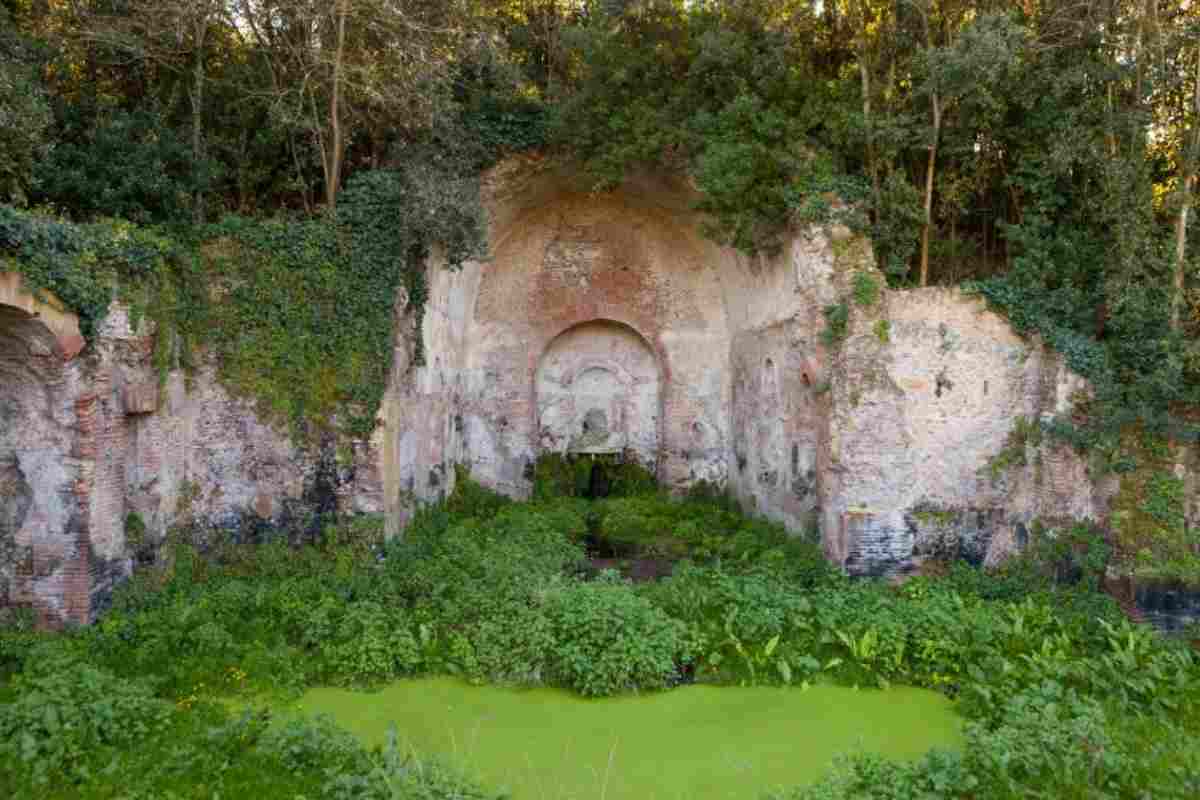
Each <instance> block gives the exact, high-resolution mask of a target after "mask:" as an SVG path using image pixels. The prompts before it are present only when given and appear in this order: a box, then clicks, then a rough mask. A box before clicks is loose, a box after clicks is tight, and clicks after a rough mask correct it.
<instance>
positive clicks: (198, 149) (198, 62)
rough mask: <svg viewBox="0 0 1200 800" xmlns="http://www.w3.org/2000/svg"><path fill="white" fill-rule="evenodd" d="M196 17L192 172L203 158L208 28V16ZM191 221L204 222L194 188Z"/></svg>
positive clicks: (198, 194)
mask: <svg viewBox="0 0 1200 800" xmlns="http://www.w3.org/2000/svg"><path fill="white" fill-rule="evenodd" d="M196 13H197V15H198V16H197V17H196V29H195V34H196V41H195V47H196V58H195V63H194V64H193V66H192V170H193V172H195V171H198V170H199V169H200V162H201V160H202V158H203V156H204V137H203V131H204V116H203V115H204V34H205V30H206V28H207V27H208V16H207V14H206V13H205V12H203V11H197V12H196ZM192 220H193V222H195V223H196V224H197V225H199V224H201V223H202V222H204V193H203V192H202V191H201V190H200V188H199V187H197V188H196V192H195V197H194V198H193V200H192Z"/></svg>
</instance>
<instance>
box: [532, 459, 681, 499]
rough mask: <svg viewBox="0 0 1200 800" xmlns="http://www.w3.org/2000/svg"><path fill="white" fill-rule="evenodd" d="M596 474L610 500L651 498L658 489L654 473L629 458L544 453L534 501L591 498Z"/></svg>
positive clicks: (536, 474)
mask: <svg viewBox="0 0 1200 800" xmlns="http://www.w3.org/2000/svg"><path fill="white" fill-rule="evenodd" d="M593 471H598V473H599V475H598V477H599V478H600V481H599V482H600V483H602V484H604V491H605V494H606V496H608V497H635V496H637V495H642V494H649V493H653V492H654V491H655V490H656V489H657V486H658V481H657V480H655V478H654V475H653V473H651V472H650V470H648V469H647V468H646V467H644V466H642V465H641V464H639V463H638V462H637V460H636V459H634V458H630V457H629V456H628V455H612V454H603V455H564V454H561V453H543V454H541V455H539V456H538V459H537V461H536V462H535V463H534V466H533V497H534V499H535V500H553V499H555V498H560V497H590V494H591V491H592V487H593V478H592V475H593Z"/></svg>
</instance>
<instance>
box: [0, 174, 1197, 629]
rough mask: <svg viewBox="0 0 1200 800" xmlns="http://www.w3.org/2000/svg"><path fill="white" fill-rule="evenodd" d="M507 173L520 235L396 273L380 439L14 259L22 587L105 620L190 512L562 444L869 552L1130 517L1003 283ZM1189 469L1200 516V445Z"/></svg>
mask: <svg viewBox="0 0 1200 800" xmlns="http://www.w3.org/2000/svg"><path fill="white" fill-rule="evenodd" d="M485 185H486V195H485V200H486V204H487V207H488V209H489V216H490V257H489V258H488V259H487V260H483V261H475V262H469V263H466V264H464V265H462V266H461V268H458V269H447V268H446V267H445V265H444V263H443V262H442V260H441V259H439V258H438V257H436V256H435V257H433V258H431V259H430V260H429V263H428V265H427V278H428V287H429V297H428V300H427V302H426V303H425V306H424V308H423V309H418V308H416V307H415V306H414V305H413V304H411V303H410V302H409V299H408V297H407V296H406V295H405V294H404V293H403V292H402V293H401V294H400V296H398V297H396V298H395V299H394V313H395V319H396V331H395V343H394V345H395V346H394V351H393V359H392V365H391V376H390V379H389V384H388V388H387V390H386V393H385V396H384V398H383V402H382V405H381V410H380V415H379V421H378V422H379V424H378V426H377V428H376V430H375V431H374V432H373V434H372V435H371V437H370V438H369V440H365V441H354V442H341V443H334V442H327V443H324V444H322V445H320V446H310V447H308V448H306V449H305V448H300V447H298V446H297V445H296V444H295V443H293V442H292V440H291V439H290V438H289V437H288V436H287V435H286V434H285V433H284V432H281V431H279V430H277V429H276V428H274V427H272V426H271V425H269V424H266V423H265V422H264V421H262V420H261V419H260V418H259V416H258V415H257V414H256V412H255V408H254V405H253V404H252V403H251V402H250V401H248V400H245V399H241V398H236V397H233V396H231V395H230V394H229V393H228V392H227V391H226V390H225V389H224V388H223V387H222V386H221V384H220V382H219V381H218V380H217V378H216V369H215V365H212V364H208V365H205V366H203V367H202V368H200V369H199V370H198V371H197V372H195V373H194V374H192V375H190V376H184V375H183V374H180V373H172V374H169V375H167V376H165V378H160V376H159V375H158V374H157V372H156V371H155V370H154V368H153V367H152V364H151V362H152V357H151V355H152V351H153V348H154V331H153V330H152V329H150V328H148V327H146V326H145V325H143V326H142V327H141V328H135V327H134V326H133V325H132V324H131V320H130V317H129V315H128V313H127V310H126V309H125V308H124V307H123V306H121V305H120V304H114V305H113V307H112V309H111V310H110V313H109V315H108V316H107V318H106V319H104V320H103V321H102V323H101V324H100V326H99V331H98V334H97V336H96V337H95V338H94V340H93V341H92V342H90V343H89V344H88V345H87V347H86V348H85V347H84V343H83V340H82V338H81V337H80V336H79V327H78V322H77V320H75V318H74V317H73V316H72V315H70V314H69V313H67V312H65V311H63V310H62V308H61V307H60V306H59V305H57V304H56V303H55V302H54V301H53V298H42V299H38V298H35V297H34V296H33V295H31V294H30V293H29V292H26V291H25V290H24V288H23V286H22V285H21V282H20V278H19V277H18V276H16V275H8V274H5V275H0V604H24V605H32V606H34V607H36V608H37V609H39V610H40V612H41V613H42V616H43V617H44V618H45V619H46V620H48V621H51V622H55V621H63V620H68V619H69V620H78V621H84V620H87V619H90V618H91V616H92V615H93V614H94V613H95V611H96V609H97V608H99V607H100V605H101V604H102V603H103V602H104V599H105V598H106V596H107V595H108V593H109V592H110V590H111V588H112V586H113V585H114V584H115V583H116V582H117V581H119V580H121V579H122V578H123V577H125V576H126V575H128V574H129V572H130V570H131V569H132V568H133V567H134V565H135V564H136V563H137V562H138V561H140V560H145V559H149V558H153V557H154V553H155V550H156V547H157V545H158V544H159V543H160V542H161V541H162V539H163V537H164V535H165V534H166V532H167V531H168V530H169V529H170V528H171V527H172V526H176V525H184V524H188V525H194V526H196V527H198V528H199V529H201V530H208V531H223V532H225V533H226V534H227V535H234V536H247V535H255V534H256V533H257V532H259V531H260V530H264V529H277V528H280V527H283V528H287V529H289V530H292V531H296V530H309V531H310V532H311V530H312V528H313V526H312V520H314V519H317V518H319V515H320V514H321V513H323V512H327V511H333V510H337V511H341V512H350V513H364V512H365V513H383V514H384V515H385V517H386V520H387V526H388V530H389V531H390V532H391V533H399V532H400V531H401V529H402V528H403V525H404V524H405V523H406V521H407V520H408V519H409V518H410V516H411V514H412V512H413V510H414V509H415V508H416V507H417V506H418V504H420V503H421V502H426V501H431V500H436V499H437V498H439V497H441V496H443V495H444V494H445V493H446V492H448V491H449V490H450V489H452V487H453V484H454V480H455V475H456V467H465V468H467V469H469V470H470V472H471V474H472V476H473V477H474V478H475V479H477V480H479V481H481V482H482V483H484V484H486V485H488V486H491V487H494V488H495V489H497V490H499V491H501V492H504V493H506V494H509V495H512V496H516V497H524V496H527V495H528V494H529V492H530V490H531V488H532V486H531V479H532V475H533V464H534V461H535V460H536V458H537V457H538V455H539V454H541V453H545V452H554V453H567V454H572V453H578V454H583V455H584V456H585V457H586V454H588V453H612V452H618V451H619V452H620V453H622V454H623V456H624V457H626V458H630V459H635V460H637V461H639V462H641V463H643V464H644V465H645V466H647V467H648V468H650V469H651V470H652V471H654V473H655V474H656V475H657V477H658V478H659V480H660V482H661V483H662V484H663V485H665V486H666V487H668V488H669V489H671V490H672V491H683V490H685V489H687V488H688V487H691V486H693V485H695V484H697V483H699V482H706V483H708V484H710V485H712V486H714V487H716V488H718V489H723V490H727V491H729V492H730V493H731V494H732V495H733V496H735V497H736V498H737V499H738V500H739V502H740V503H741V504H742V505H743V507H745V508H746V509H747V510H750V511H752V512H754V513H758V514H762V515H765V516H768V517H770V518H772V519H776V520H778V521H781V522H783V523H784V524H786V525H787V526H788V527H789V528H790V529H791V530H793V531H795V532H796V533H797V534H802V535H808V536H811V537H814V538H819V539H820V541H821V542H822V543H823V545H824V548H825V550H826V552H827V553H828V555H829V556H830V558H831V559H833V560H834V561H836V562H837V563H839V564H842V565H843V566H844V567H845V568H846V569H847V570H848V571H850V572H852V573H858V574H877V575H890V574H895V573H903V572H906V571H909V570H912V569H915V568H917V567H919V565H920V563H921V562H922V560H923V559H925V558H927V557H929V556H931V555H936V554H947V553H951V554H956V555H961V556H965V557H967V558H970V559H974V560H976V561H992V562H994V561H996V560H998V559H1000V558H1002V557H1003V556H1004V555H1005V554H1006V553H1008V552H1011V551H1012V550H1013V549H1015V548H1017V547H1019V546H1020V545H1021V543H1022V542H1023V541H1024V539H1025V537H1026V536H1027V534H1028V530H1029V527H1030V525H1031V523H1032V522H1033V520H1035V519H1038V520H1041V521H1042V522H1044V523H1049V524H1056V523H1057V522H1059V521H1063V522H1065V521H1067V520H1071V519H1081V518H1091V519H1094V520H1098V521H1103V520H1104V519H1105V517H1106V516H1107V514H1108V508H1109V502H1110V500H1111V498H1112V496H1113V493H1114V491H1115V489H1116V486H1115V485H1114V483H1113V481H1112V479H1099V478H1096V477H1094V476H1092V475H1091V474H1090V473H1089V471H1088V468H1087V464H1086V463H1085V462H1084V461H1083V460H1082V459H1080V458H1079V457H1078V456H1077V455H1076V454H1075V453H1074V452H1073V451H1071V450H1069V449H1067V448H1065V447H1062V446H1061V445H1058V444H1055V443H1054V442H1052V441H1050V440H1049V439H1041V440H1038V439H1036V438H1035V437H1028V436H1026V437H1024V438H1023V436H1022V431H1023V430H1026V431H1027V430H1028V427H1027V426H1024V425H1023V422H1022V421H1023V420H1024V421H1033V420H1039V419H1050V418H1052V417H1054V416H1055V415H1057V414H1061V413H1064V412H1067V411H1069V410H1070V409H1071V408H1072V404H1073V402H1074V400H1075V399H1076V398H1077V397H1078V396H1079V395H1080V393H1086V391H1087V386H1086V384H1085V383H1084V382H1083V381H1082V380H1080V379H1079V378H1078V377H1077V376H1075V375H1072V374H1071V373H1070V372H1069V371H1068V370H1067V369H1065V367H1064V366H1063V364H1062V361H1061V359H1060V358H1058V357H1057V356H1055V355H1054V354H1053V353H1051V352H1049V351H1047V350H1046V349H1045V348H1043V347H1042V346H1040V345H1039V344H1038V343H1037V342H1036V341H1029V340H1025V339H1022V338H1021V337H1018V336H1017V335H1015V334H1014V333H1013V331H1012V330H1011V329H1010V328H1009V326H1008V324H1007V323H1006V322H1005V321H1004V320H1003V319H1001V318H1000V317H998V316H997V315H995V314H993V313H991V312H989V311H987V310H986V309H985V308H984V306H983V304H982V303H981V301H979V300H978V299H976V298H972V297H968V296H965V295H963V294H962V293H961V292H959V291H953V290H947V289H923V290H913V291H904V292H893V291H887V290H884V289H882V286H883V279H882V276H881V275H879V274H878V272H877V271H876V270H875V268H874V265H873V263H872V258H871V254H870V249H869V247H868V246H867V245H866V243H865V242H864V241H862V240H860V239H858V238H856V237H854V236H851V235H850V232H849V231H847V230H846V229H844V228H840V227H838V226H832V227H829V228H825V229H813V230H808V231H802V232H797V233H796V234H795V235H794V236H792V237H790V238H789V239H788V240H787V241H785V242H784V243H783V246H782V247H781V248H780V249H779V251H778V252H777V253H774V254H773V255H770V256H757V257H749V256H746V255H743V254H739V253H736V252H734V251H732V250H730V249H728V248H723V247H720V246H718V245H716V244H714V243H713V242H712V241H710V240H708V239H706V238H705V237H704V236H703V235H702V234H701V224H700V222H701V220H700V219H699V218H698V217H697V215H696V214H695V213H694V212H693V211H692V210H691V208H692V207H693V204H694V201H695V199H696V197H695V195H694V193H693V192H692V190H691V189H690V188H689V187H688V186H687V185H686V184H685V183H683V182H678V181H671V180H666V179H651V178H644V179H640V180H635V181H631V182H630V183H629V184H628V185H627V186H625V187H623V188H622V189H620V190H619V191H615V192H612V193H608V194H601V195H597V194H594V193H592V192H590V191H589V190H588V187H587V186H586V185H583V184H581V183H580V182H579V181H578V180H577V179H576V178H575V177H574V176H573V175H572V174H571V173H570V172H569V171H561V170H558V169H557V168H548V167H544V166H542V165H541V164H540V163H539V162H536V161H534V160H527V161H521V160H514V161H511V162H508V163H506V164H504V165H502V166H501V167H500V168H498V169H497V170H496V171H495V172H494V173H493V174H491V175H490V176H489V179H488V181H487V182H486V184H485ZM870 285H874V286H875V287H876V288H878V289H879V291H878V292H874V291H864V290H863V289H864V287H869V286H870ZM838 308H844V310H845V311H846V326H845V327H846V330H845V335H844V337H838V336H830V335H829V334H830V331H829V330H828V325H829V322H828V319H827V316H828V312H829V310H830V309H838ZM834 316H836V315H834ZM1001 454H1004V457H1003V458H1002V459H1000V460H999V461H997V456H999V455H1001ZM1176 469H1177V472H1178V474H1179V475H1180V476H1181V477H1182V478H1183V479H1184V481H1185V488H1186V494H1187V498H1188V499H1187V501H1186V502H1187V509H1186V512H1187V515H1188V520H1189V522H1188V524H1189V525H1190V526H1196V525H1198V524H1200V448H1196V447H1192V448H1190V449H1186V450H1185V449H1182V448H1181V449H1180V458H1179V463H1178V465H1177V467H1176ZM131 515H134V516H135V517H136V519H137V520H138V521H140V523H141V524H140V525H134V526H129V525H128V524H127V523H128V521H129V520H130V519H131ZM143 529H144V530H143ZM127 532H128V535H127Z"/></svg>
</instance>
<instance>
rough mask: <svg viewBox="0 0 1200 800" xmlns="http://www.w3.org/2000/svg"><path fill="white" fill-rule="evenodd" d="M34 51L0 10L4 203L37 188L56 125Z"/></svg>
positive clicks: (0, 154)
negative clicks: (48, 134) (48, 131)
mask: <svg viewBox="0 0 1200 800" xmlns="http://www.w3.org/2000/svg"><path fill="white" fill-rule="evenodd" d="M31 50H32V47H31V45H30V43H29V42H28V41H26V40H25V39H24V38H23V37H21V36H19V35H17V34H16V29H15V27H13V26H12V20H11V19H10V13H9V11H8V9H6V8H4V7H0V200H3V201H5V202H16V203H18V204H20V203H21V201H23V200H25V199H27V198H28V195H29V192H30V190H32V189H33V188H34V180H35V179H34V177H33V173H34V166H35V164H36V162H37V160H38V159H39V157H41V156H42V155H43V154H44V153H45V151H46V149H47V144H48V143H47V141H46V140H45V138H44V137H45V133H46V129H47V128H49V127H50V124H51V122H52V121H53V116H52V114H51V111H50V103H49V102H48V98H47V96H46V90H45V87H44V86H42V85H41V83H40V81H38V80H37V74H36V70H35V69H33V68H32V65H31V64H30V63H29V62H30V61H31V60H32V59H31V52H30V51H31Z"/></svg>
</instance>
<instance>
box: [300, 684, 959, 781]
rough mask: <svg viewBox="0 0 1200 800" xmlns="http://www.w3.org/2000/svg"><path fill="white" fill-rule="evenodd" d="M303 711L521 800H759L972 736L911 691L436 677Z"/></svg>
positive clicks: (314, 698)
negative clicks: (601, 695)
mask: <svg viewBox="0 0 1200 800" xmlns="http://www.w3.org/2000/svg"><path fill="white" fill-rule="evenodd" d="M300 710H301V711H303V712H304V713H316V714H328V715H330V716H332V717H333V719H334V721H335V722H337V723H338V724H339V725H340V726H341V727H343V728H345V729H347V730H349V731H351V732H352V733H354V734H356V735H358V736H359V737H360V738H361V739H362V740H363V741H364V742H365V743H367V744H382V743H383V742H384V740H385V737H386V733H387V730H388V728H389V727H390V726H391V725H392V724H393V723H394V724H395V725H396V727H397V728H398V730H399V731H400V735H401V738H402V740H403V741H404V743H405V744H406V746H407V747H409V748H411V749H413V750H415V751H417V752H419V753H423V754H430V755H436V756H439V757H442V758H446V759H449V760H450V761H451V763H453V764H456V765H457V766H459V767H461V768H464V769H466V770H468V771H469V772H471V773H472V774H475V775H476V776H478V778H479V779H480V780H481V781H482V782H483V783H484V784H485V785H487V786H490V787H493V788H496V789H504V790H507V791H510V792H511V793H512V796H513V798H514V800H568V799H570V800H625V799H626V798H629V799H630V800H632V799H633V798H637V800H675V799H676V798H688V800H717V798H721V799H722V800H724V799H725V798H756V797H759V796H760V795H761V793H762V791H763V790H764V789H767V788H769V787H775V786H784V785H788V786H791V785H796V784H802V783H809V782H812V781H814V780H816V779H817V778H819V777H820V776H821V775H822V774H824V773H825V772H826V770H827V769H828V768H829V766H830V764H831V762H832V760H833V758H834V757H835V756H836V755H838V754H840V753H845V752H849V751H856V752H857V751H861V750H866V751H872V752H876V753H879V754H882V755H886V756H889V757H892V758H905V759H907V758H916V757H919V756H921V755H922V754H924V753H925V752H926V751H928V750H929V749H930V748H933V747H942V748H952V747H957V746H958V745H959V744H960V743H961V737H962V734H961V722H962V720H961V718H960V717H959V716H958V715H957V714H956V713H955V712H954V709H953V705H952V704H951V702H950V701H949V700H947V699H946V698H945V697H943V696H942V695H939V694H936V693H934V692H931V691H926V690H921V689H913V688H895V689H891V690H888V691H878V690H856V689H850V688H844V687H836V686H814V687H811V688H809V689H807V690H802V689H779V688H735V687H716V686H700V685H696V686H685V687H682V688H679V689H676V690H674V691H671V692H660V693H654V694H644V695H627V696H622V697H616V698H608V699H604V700H588V699H584V698H581V697H579V696H578V695H574V694H571V693H568V692H565V691H560V690H556V689H507V688H501V687H496V686H471V685H469V684H467V683H465V682H462V681H459V680H456V679H452V678H431V679H421V680H406V681H400V682H397V683H393V684H391V685H390V686H388V687H386V688H384V689H382V690H380V691H378V692H361V691H352V690H347V689H331V688H320V689H313V690H310V691H309V692H308V693H306V694H305V695H304V696H303V697H302V699H301V700H300Z"/></svg>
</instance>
